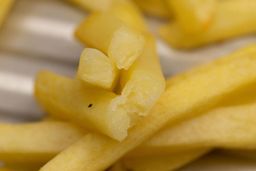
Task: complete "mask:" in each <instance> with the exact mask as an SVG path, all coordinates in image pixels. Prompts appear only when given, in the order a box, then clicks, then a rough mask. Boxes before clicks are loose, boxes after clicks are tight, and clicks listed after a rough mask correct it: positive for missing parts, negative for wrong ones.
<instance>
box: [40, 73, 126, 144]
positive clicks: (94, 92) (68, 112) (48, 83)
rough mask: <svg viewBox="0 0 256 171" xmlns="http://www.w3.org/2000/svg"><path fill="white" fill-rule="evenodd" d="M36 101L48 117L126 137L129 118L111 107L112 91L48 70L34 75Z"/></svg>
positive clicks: (122, 111) (121, 110) (116, 137)
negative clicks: (35, 77) (35, 76)
mask: <svg viewBox="0 0 256 171" xmlns="http://www.w3.org/2000/svg"><path fill="white" fill-rule="evenodd" d="M35 96H36V98H37V100H38V102H39V103H40V104H41V105H42V106H43V107H44V109H45V110H46V111H47V112H48V113H49V114H50V115H52V116H54V117H56V118H61V119H67V120H70V121H73V122H75V123H77V124H79V125H80V126H82V127H85V128H88V127H89V128H92V129H94V130H97V131H100V132H101V133H103V134H105V135H108V136H110V137H112V138H115V139H118V140H122V139H124V138H125V137H126V136H127V129H128V128H129V127H130V118H129V116H128V115H127V112H126V111H125V110H123V109H121V108H120V109H115V110H114V109H113V107H112V105H111V101H112V100H113V99H114V98H115V97H117V95H116V94H114V93H112V92H109V91H107V90H103V89H100V88H97V87H93V86H90V85H86V84H83V83H81V82H80V81H78V80H72V79H69V78H65V77H62V76H58V75H55V74H53V73H50V72H41V73H39V74H38V77H37V80H36V83H35Z"/></svg>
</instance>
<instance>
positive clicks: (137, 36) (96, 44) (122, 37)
mask: <svg viewBox="0 0 256 171" xmlns="http://www.w3.org/2000/svg"><path fill="white" fill-rule="evenodd" d="M75 35H76V37H77V38H78V39H79V40H80V41H81V42H82V43H84V44H85V45H87V46H89V47H92V48H96V49H99V50H101V51H102V52H104V53H105V54H107V55H108V56H109V58H110V59H111V60H112V61H113V62H114V64H115V65H116V67H117V68H118V69H126V70H127V69H129V68H130V66H131V65H132V64H133V63H134V62H135V60H136V59H137V58H138V57H139V56H140V55H141V54H142V52H143V49H144V42H145V40H144V37H143V35H142V34H141V33H139V32H137V31H135V30H133V29H131V28H130V27H128V26H126V24H125V23H123V22H122V21H121V20H119V19H118V18H117V17H115V16H114V15H112V14H110V13H97V14H96V13H95V14H92V15H90V16H89V17H88V18H86V19H85V21H83V22H82V23H81V24H80V26H78V28H77V30H76V33H75Z"/></svg>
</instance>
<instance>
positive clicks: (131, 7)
mask: <svg viewBox="0 0 256 171" xmlns="http://www.w3.org/2000/svg"><path fill="white" fill-rule="evenodd" d="M108 12H110V13H111V14H113V15H115V16H116V17H118V18H119V19H120V20H122V21H123V22H124V23H125V24H126V25H127V26H129V27H131V28H133V29H136V30H138V31H141V32H149V31H148V28H147V24H146V22H145V20H144V17H143V15H142V14H141V13H140V10H139V9H138V7H137V6H136V5H135V4H134V3H133V1H130V0H116V2H115V3H114V4H113V5H112V7H111V8H110V9H109V10H108Z"/></svg>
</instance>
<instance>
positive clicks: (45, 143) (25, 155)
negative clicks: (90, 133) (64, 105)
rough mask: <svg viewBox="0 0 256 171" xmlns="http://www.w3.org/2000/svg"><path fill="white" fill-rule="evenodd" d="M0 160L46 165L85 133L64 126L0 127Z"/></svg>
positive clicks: (51, 123)
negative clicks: (44, 163)
mask: <svg viewBox="0 0 256 171" xmlns="http://www.w3.org/2000/svg"><path fill="white" fill-rule="evenodd" d="M0 134H1V136H0V160H1V161H4V162H19V163H23V162H24V163H33V162H40V163H41V162H47V161H48V160H50V159H51V158H53V157H54V156H55V155H56V154H58V153H59V152H60V151H62V150H63V149H65V148H67V147H68V146H69V145H71V144H72V143H74V142H75V141H77V140H78V139H79V138H81V137H82V136H83V135H84V134H85V132H83V131H81V130H80V129H78V128H76V127H75V126H72V125H71V124H68V123H64V122H57V121H55V122H38V123H28V124H16V125H15V124H0Z"/></svg>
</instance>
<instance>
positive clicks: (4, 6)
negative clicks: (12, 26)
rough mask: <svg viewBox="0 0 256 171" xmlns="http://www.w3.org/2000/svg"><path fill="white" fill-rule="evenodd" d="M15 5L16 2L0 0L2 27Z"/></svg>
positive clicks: (0, 23) (0, 21) (0, 22)
mask: <svg viewBox="0 0 256 171" xmlns="http://www.w3.org/2000/svg"><path fill="white" fill-rule="evenodd" d="M13 4H14V0H0V27H1V26H2V24H3V23H4V21H5V19H6V17H7V15H8V13H9V11H10V10H11V7H12V5H13Z"/></svg>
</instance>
